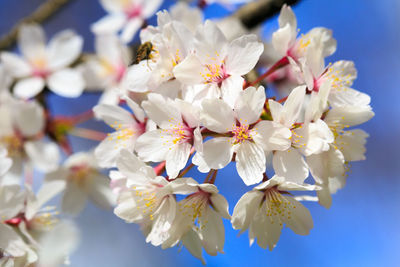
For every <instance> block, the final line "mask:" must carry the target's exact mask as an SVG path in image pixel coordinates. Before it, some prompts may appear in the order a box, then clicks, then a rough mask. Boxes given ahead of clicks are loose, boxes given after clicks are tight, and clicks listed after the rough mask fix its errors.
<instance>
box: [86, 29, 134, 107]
mask: <svg viewBox="0 0 400 267" xmlns="http://www.w3.org/2000/svg"><path fill="white" fill-rule="evenodd" d="M95 50H96V56H95V57H90V58H89V59H88V61H86V62H85V64H84V65H83V66H82V68H83V73H84V77H85V80H86V84H87V87H90V89H93V90H94V89H99V88H102V89H103V90H104V93H103V95H102V96H101V98H100V100H99V102H100V103H101V104H109V105H116V104H118V103H119V101H120V95H121V94H123V93H125V92H123V91H121V82H122V80H123V78H124V76H125V74H126V71H127V68H128V65H129V64H131V63H132V62H131V61H132V55H131V53H130V51H129V48H128V47H127V46H126V45H124V44H122V43H121V41H120V40H119V39H118V37H117V36H116V35H112V34H111V35H101V36H96V39H95Z"/></svg>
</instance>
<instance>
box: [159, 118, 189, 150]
mask: <svg viewBox="0 0 400 267" xmlns="http://www.w3.org/2000/svg"><path fill="white" fill-rule="evenodd" d="M163 131H165V132H167V133H168V134H169V135H172V136H173V139H172V143H173V144H174V145H177V144H183V143H192V141H193V130H192V129H191V128H190V127H189V126H187V125H186V124H185V123H178V124H176V125H174V126H173V127H172V128H170V129H165V130H163ZM167 142H168V141H167Z"/></svg>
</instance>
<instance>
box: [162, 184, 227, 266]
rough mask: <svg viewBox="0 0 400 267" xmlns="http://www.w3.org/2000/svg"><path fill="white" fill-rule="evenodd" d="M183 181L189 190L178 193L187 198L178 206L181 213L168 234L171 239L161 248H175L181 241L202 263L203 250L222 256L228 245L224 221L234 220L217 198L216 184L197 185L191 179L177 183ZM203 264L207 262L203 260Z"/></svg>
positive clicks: (222, 201)
mask: <svg viewBox="0 0 400 267" xmlns="http://www.w3.org/2000/svg"><path fill="white" fill-rule="evenodd" d="M182 180H186V181H185V184H186V186H185V187H184V188H179V189H176V190H175V193H177V194H185V195H188V196H187V197H186V198H184V199H183V200H181V201H180V202H178V207H177V210H178V211H179V213H177V215H176V217H175V220H174V222H173V224H172V227H171V228H170V230H169V231H168V232H169V238H168V239H167V240H166V241H165V242H164V243H163V244H162V247H163V248H168V247H172V246H175V245H176V244H177V243H178V242H179V241H182V243H183V245H185V246H186V247H187V248H188V249H189V251H190V252H191V253H192V254H193V255H194V256H196V257H197V258H199V259H202V251H201V246H202V247H204V249H205V250H206V252H207V253H208V254H210V255H217V253H218V252H220V253H222V252H223V246H224V243H225V234H224V232H225V231H224V225H223V222H222V218H225V219H230V218H231V216H230V215H229V212H228V202H227V201H226V199H225V198H224V197H223V196H222V195H220V194H218V189H217V187H216V186H215V185H213V184H198V183H197V182H196V181H195V180H193V179H191V178H181V179H178V180H176V181H174V182H178V181H182ZM202 261H203V262H204V260H203V259H202Z"/></svg>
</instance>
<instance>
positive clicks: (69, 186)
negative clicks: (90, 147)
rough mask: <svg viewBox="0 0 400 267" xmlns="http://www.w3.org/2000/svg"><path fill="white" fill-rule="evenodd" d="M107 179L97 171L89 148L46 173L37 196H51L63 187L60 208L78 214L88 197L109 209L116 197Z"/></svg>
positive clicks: (96, 165) (97, 168) (97, 167)
mask: <svg viewBox="0 0 400 267" xmlns="http://www.w3.org/2000/svg"><path fill="white" fill-rule="evenodd" d="M109 184H110V180H109V179H108V177H106V176H105V175H103V174H102V173H101V172H100V169H99V166H98V164H97V162H96V159H95V157H94V155H93V153H92V152H88V153H85V152H80V153H76V154H73V155H71V156H70V157H69V158H68V159H67V160H66V161H65V163H64V164H63V166H61V167H60V168H59V169H58V170H55V171H53V172H50V173H48V174H47V175H46V177H45V180H44V182H43V185H42V187H41V190H40V191H39V192H38V196H39V198H40V197H42V196H47V197H49V196H54V195H56V194H59V193H60V192H62V191H63V196H62V211H63V212H65V213H69V214H72V215H77V214H78V213H80V212H82V210H83V209H84V208H85V205H86V201H87V199H90V200H91V201H93V202H94V203H95V204H96V205H98V206H100V207H102V208H104V209H111V207H112V206H113V205H114V202H115V198H114V195H113V194H112V192H111V189H110V186H109Z"/></svg>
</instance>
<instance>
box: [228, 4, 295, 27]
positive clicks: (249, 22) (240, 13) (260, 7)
mask: <svg viewBox="0 0 400 267" xmlns="http://www.w3.org/2000/svg"><path fill="white" fill-rule="evenodd" d="M298 2H299V0H259V1H256V2H252V3H249V4H247V5H244V6H242V7H241V8H239V9H238V10H237V11H236V12H235V14H233V17H236V18H238V19H239V20H240V21H241V22H242V23H243V25H244V26H245V27H246V28H247V29H253V28H255V27H257V26H258V25H260V24H261V23H263V22H264V21H265V20H267V19H269V18H271V17H273V16H274V15H276V14H277V13H279V11H280V10H281V7H282V6H283V4H285V3H286V4H287V5H294V4H296V3H298Z"/></svg>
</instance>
